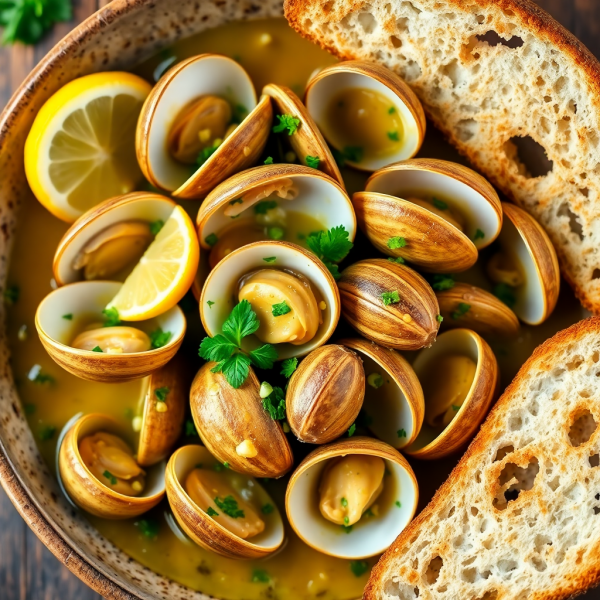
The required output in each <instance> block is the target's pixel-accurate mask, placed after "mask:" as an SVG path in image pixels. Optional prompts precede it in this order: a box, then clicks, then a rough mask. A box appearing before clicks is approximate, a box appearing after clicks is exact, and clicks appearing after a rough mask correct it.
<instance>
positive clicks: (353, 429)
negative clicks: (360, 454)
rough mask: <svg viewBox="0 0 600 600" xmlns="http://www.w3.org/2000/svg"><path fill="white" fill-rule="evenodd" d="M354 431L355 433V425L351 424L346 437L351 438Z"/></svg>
mask: <svg viewBox="0 0 600 600" xmlns="http://www.w3.org/2000/svg"><path fill="white" fill-rule="evenodd" d="M355 431H356V423H352V425H350V429H348V437H352V436H353V435H354V432H355Z"/></svg>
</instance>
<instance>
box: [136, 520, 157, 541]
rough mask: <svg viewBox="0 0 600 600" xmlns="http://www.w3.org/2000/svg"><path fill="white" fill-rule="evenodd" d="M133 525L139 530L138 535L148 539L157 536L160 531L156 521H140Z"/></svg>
mask: <svg viewBox="0 0 600 600" xmlns="http://www.w3.org/2000/svg"><path fill="white" fill-rule="evenodd" d="M134 525H135V526H136V527H137V528H138V529H139V530H140V533H141V534H142V535H143V536H144V537H147V538H148V539H151V540H152V539H154V538H156V537H157V536H158V532H159V531H160V525H159V524H158V521H157V520H156V519H149V518H145V519H140V520H139V521H136V522H135V523H134Z"/></svg>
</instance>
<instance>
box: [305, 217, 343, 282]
mask: <svg viewBox="0 0 600 600" xmlns="http://www.w3.org/2000/svg"><path fill="white" fill-rule="evenodd" d="M306 243H307V245H308V247H309V248H310V249H311V250H312V251H313V252H314V253H315V254H316V255H317V257H318V258H320V259H321V260H322V261H323V263H324V264H325V266H326V267H327V268H328V269H329V272H330V273H331V274H332V275H333V277H334V278H335V279H336V280H337V279H339V277H340V273H339V269H338V266H337V265H336V264H335V263H338V262H340V261H341V260H343V259H344V258H346V256H347V255H348V252H350V250H352V248H353V247H354V244H353V243H352V242H351V241H350V240H349V234H348V232H347V231H346V228H345V227H344V226H343V225H338V226H337V227H332V228H331V229H330V230H329V231H315V232H313V233H311V234H310V235H309V236H308V237H307V238H306Z"/></svg>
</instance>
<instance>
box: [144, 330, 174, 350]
mask: <svg viewBox="0 0 600 600" xmlns="http://www.w3.org/2000/svg"><path fill="white" fill-rule="evenodd" d="M172 335H173V334H172V333H171V332H170V331H163V330H162V329H161V328H160V327H159V328H158V329H156V330H155V331H152V332H150V345H151V347H152V348H154V349H155V350H156V349H157V348H162V347H163V346H166V345H167V344H168V343H169V340H170V339H171V336H172Z"/></svg>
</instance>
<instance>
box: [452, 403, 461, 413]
mask: <svg viewBox="0 0 600 600" xmlns="http://www.w3.org/2000/svg"><path fill="white" fill-rule="evenodd" d="M452 410H453V411H454V412H458V411H459V410H460V406H458V405H457V404H452Z"/></svg>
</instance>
